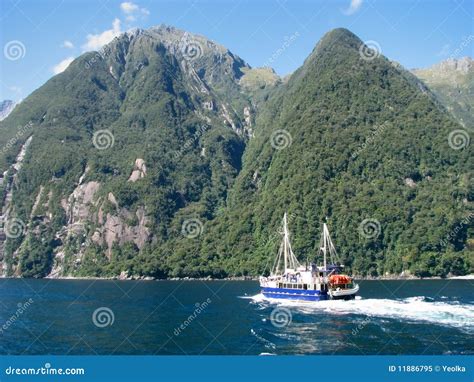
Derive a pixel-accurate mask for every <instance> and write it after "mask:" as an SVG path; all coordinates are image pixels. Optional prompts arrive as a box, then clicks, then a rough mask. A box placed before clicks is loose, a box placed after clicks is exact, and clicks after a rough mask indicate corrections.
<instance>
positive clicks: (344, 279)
mask: <svg viewBox="0 0 474 382" xmlns="http://www.w3.org/2000/svg"><path fill="white" fill-rule="evenodd" d="M351 281H352V280H351V278H350V277H349V276H346V275H332V276H329V282H330V283H331V284H350V283H351Z"/></svg>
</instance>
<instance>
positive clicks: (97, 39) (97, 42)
mask: <svg viewBox="0 0 474 382" xmlns="http://www.w3.org/2000/svg"><path fill="white" fill-rule="evenodd" d="M120 33H122V31H121V28H120V20H119V19H114V21H113V22H112V29H107V30H105V31H103V32H102V33H99V34H88V35H87V42H86V43H85V44H84V45H82V49H83V50H84V51H88V50H99V49H100V48H102V47H103V46H104V45H105V44H108V43H109V42H110V41H112V40H113V39H114V38H115V37H117V36H118V35H120Z"/></svg>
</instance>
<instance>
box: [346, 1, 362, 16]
mask: <svg viewBox="0 0 474 382" xmlns="http://www.w3.org/2000/svg"><path fill="white" fill-rule="evenodd" d="M362 2H363V0H351V4H350V5H349V8H347V9H346V10H345V11H344V13H345V14H346V15H353V14H354V13H356V12H357V11H358V10H359V9H360V7H361V6H362Z"/></svg>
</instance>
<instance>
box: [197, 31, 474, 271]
mask: <svg viewBox="0 0 474 382" xmlns="http://www.w3.org/2000/svg"><path fill="white" fill-rule="evenodd" d="M361 45H362V42H361V41H360V40H359V39H358V38H357V37H356V36H354V35H353V34H352V33H350V32H349V31H347V30H344V29H337V30H334V31H331V32H330V33H328V34H327V35H326V36H325V37H324V38H323V39H322V40H321V42H320V43H319V44H318V45H317V47H316V48H315V50H314V51H313V53H312V54H311V55H310V57H309V58H308V59H307V60H306V62H305V63H304V65H303V66H302V67H301V68H300V69H299V70H298V71H296V72H295V73H294V74H293V75H292V76H291V78H290V79H289V81H288V83H287V84H285V85H283V86H281V87H280V88H278V89H276V90H275V91H274V93H273V95H271V96H270V97H269V100H268V103H267V105H266V108H265V110H264V111H262V113H261V114H260V115H259V118H258V120H257V123H256V136H255V139H254V140H252V141H251V142H250V143H249V145H248V147H247V149H246V152H245V155H244V159H243V169H242V171H241V173H240V174H239V176H238V178H237V181H236V184H235V186H234V187H233V189H232V192H231V194H230V197H229V206H228V210H227V211H226V212H225V213H224V214H223V215H221V216H219V217H218V219H217V221H216V222H215V223H214V224H213V226H212V232H211V233H210V235H209V236H210V237H206V240H207V242H206V243H205V244H204V246H203V248H202V252H208V251H212V249H213V248H214V246H217V251H218V253H219V254H220V256H221V261H222V264H223V267H224V268H226V269H227V270H228V272H230V273H246V272H247V273H255V272H256V270H258V271H263V269H264V268H265V267H266V266H268V262H269V261H271V258H272V255H273V253H274V251H275V250H276V245H277V242H278V239H277V238H275V236H274V235H273V236H272V234H273V233H274V232H275V231H276V229H277V227H278V225H279V223H280V219H281V216H282V215H283V212H284V211H288V212H289V213H290V224H291V229H292V232H293V237H294V250H295V252H296V253H297V254H298V255H299V256H300V259H301V260H304V259H309V260H314V255H315V253H316V252H317V246H318V243H319V241H318V239H319V235H320V229H321V223H322V222H323V221H324V220H325V219H326V218H327V221H328V223H329V227H330V229H331V230H332V232H333V236H334V239H335V242H336V245H337V248H338V249H339V254H340V257H341V260H342V261H343V262H344V263H346V264H347V265H349V266H350V267H351V268H352V270H353V271H354V272H356V273H358V274H370V275H383V274H385V273H390V274H395V273H397V274H398V273H401V272H402V271H411V272H413V273H416V274H418V275H424V276H427V275H446V274H447V273H449V272H452V273H455V274H456V273H464V272H466V271H468V268H469V265H468V262H469V260H472V254H473V253H472V249H473V244H474V243H473V240H472V234H473V228H472V226H473V224H472V200H473V184H472V156H471V155H470V151H469V150H470V148H469V147H466V148H463V149H459V150H456V149H453V148H452V147H451V146H450V142H449V141H448V136H449V134H450V133H451V132H452V131H456V130H457V129H459V128H460V126H459V125H457V124H456V123H455V122H454V121H453V120H452V119H451V118H450V117H449V116H448V115H445V114H444V112H443V110H440V109H439V108H438V107H437V106H436V103H434V102H433V99H432V96H431V94H430V93H429V92H426V91H424V90H423V89H422V88H421V89H420V87H419V86H417V84H416V83H414V81H412V79H410V75H408V73H404V72H403V69H400V68H398V67H397V66H394V65H392V64H391V62H389V61H388V60H387V59H386V58H384V57H377V54H375V52H370V51H367V50H365V49H364V48H360V47H361ZM453 140H454V137H451V141H453ZM451 144H453V142H451ZM470 214H471V215H470ZM372 228H373V229H375V231H376V232H373V231H371V229H372ZM364 229H366V230H367V231H366V232H364ZM210 230H211V229H210ZM447 235H452V237H450V238H449V239H447V240H446V236H447ZM219 237H220V238H221V239H222V240H219V241H218V240H216V239H217V238H219ZM269 238H271V239H270V240H269ZM467 247H469V248H467ZM468 249H470V251H469V250H468Z"/></svg>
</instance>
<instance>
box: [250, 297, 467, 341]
mask: <svg viewBox="0 0 474 382" xmlns="http://www.w3.org/2000/svg"><path fill="white" fill-rule="evenodd" d="M252 300H253V301H254V302H256V303H259V304H265V303H267V304H268V303H270V304H278V305H281V306H285V307H289V308H292V309H296V310H297V311H298V312H300V313H303V314H318V313H319V314H321V313H323V314H335V315H345V314H360V315H364V316H369V317H371V316H373V317H383V318H391V319H399V320H401V321H421V322H422V321H424V322H432V323H436V324H439V325H447V326H452V327H457V328H461V329H465V330H467V331H469V332H474V305H471V304H460V303H459V302H453V303H447V302H434V301H429V300H430V299H429V298H426V297H424V296H416V297H410V298H406V299H403V300H391V299H373V298H371V299H363V298H362V299H360V300H350V301H343V300H327V301H290V300H279V299H267V298H266V297H264V296H263V295H262V294H258V295H255V296H253V297H252Z"/></svg>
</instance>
